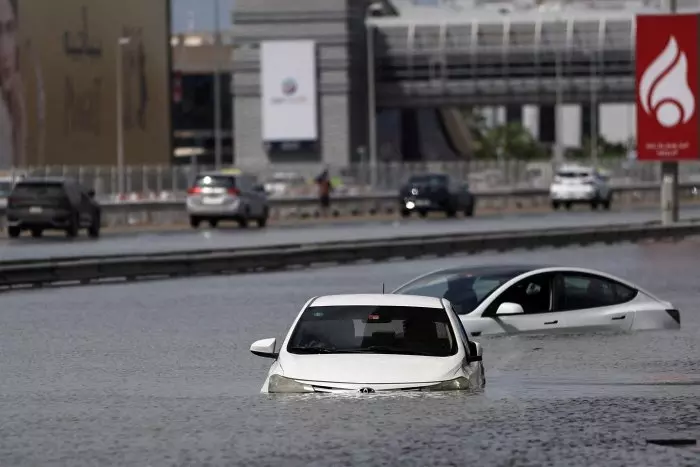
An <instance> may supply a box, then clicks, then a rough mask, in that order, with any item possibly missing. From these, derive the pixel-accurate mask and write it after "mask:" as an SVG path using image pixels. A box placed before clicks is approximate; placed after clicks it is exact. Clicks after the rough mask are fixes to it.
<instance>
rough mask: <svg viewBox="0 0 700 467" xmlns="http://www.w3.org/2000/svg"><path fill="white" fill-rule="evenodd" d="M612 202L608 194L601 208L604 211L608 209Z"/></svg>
mask: <svg viewBox="0 0 700 467" xmlns="http://www.w3.org/2000/svg"><path fill="white" fill-rule="evenodd" d="M611 203H612V196H609V197H608V199H606V200H605V201H603V209H605V210H606V211H610V204H611Z"/></svg>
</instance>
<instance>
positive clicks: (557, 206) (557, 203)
mask: <svg viewBox="0 0 700 467" xmlns="http://www.w3.org/2000/svg"><path fill="white" fill-rule="evenodd" d="M552 209H554V210H555V211H556V210H558V209H559V201H552Z"/></svg>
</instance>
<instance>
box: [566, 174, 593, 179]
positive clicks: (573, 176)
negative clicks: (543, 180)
mask: <svg viewBox="0 0 700 467" xmlns="http://www.w3.org/2000/svg"><path fill="white" fill-rule="evenodd" d="M592 175H593V174H592V173H591V172H557V177H560V178H574V179H576V178H589V177H591V176H592Z"/></svg>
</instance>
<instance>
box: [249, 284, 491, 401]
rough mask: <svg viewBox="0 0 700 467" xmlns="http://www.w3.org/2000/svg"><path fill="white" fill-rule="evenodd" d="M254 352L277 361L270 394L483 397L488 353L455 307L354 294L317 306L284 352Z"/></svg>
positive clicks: (265, 347) (263, 348)
mask: <svg viewBox="0 0 700 467" xmlns="http://www.w3.org/2000/svg"><path fill="white" fill-rule="evenodd" d="M250 351H251V352H252V353H253V354H255V355H257V356H260V357H268V358H273V359H274V363H273V364H272V366H271V368H270V370H269V372H268V376H267V378H266V380H265V382H264V384H263V387H262V389H261V392H263V393H312V392H324V393H334V392H337V393H358V392H359V393H375V392H382V391H449V390H479V389H481V388H483V387H484V384H485V377H484V376H485V375H484V367H483V364H482V348H481V346H480V345H479V344H478V343H476V342H473V341H472V340H470V338H469V334H468V333H467V332H466V331H465V329H464V327H463V325H462V323H461V322H460V320H459V318H458V317H457V315H456V314H455V313H454V311H453V310H452V308H451V305H450V303H449V302H448V301H447V300H443V299H440V298H433V297H419V296H414V295H411V296H409V295H390V294H352V295H328V296H322V297H315V298H312V299H310V300H309V301H308V302H307V303H306V304H305V305H304V307H303V308H302V310H301V312H300V313H299V315H298V316H297V319H296V320H295V321H294V324H293V325H292V326H291V328H290V330H289V332H288V334H287V337H286V338H285V339H284V340H283V341H282V343H281V345H278V343H277V340H276V339H275V338H270V339H263V340H259V341H257V342H255V343H253V345H252V346H251V347H250Z"/></svg>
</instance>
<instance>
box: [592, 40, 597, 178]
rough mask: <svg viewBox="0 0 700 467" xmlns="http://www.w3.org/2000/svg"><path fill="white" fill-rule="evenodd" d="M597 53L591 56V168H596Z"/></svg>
mask: <svg viewBox="0 0 700 467" xmlns="http://www.w3.org/2000/svg"><path fill="white" fill-rule="evenodd" d="M596 60H598V53H596V51H595V50H594V52H593V53H592V54H591V102H590V106H591V110H590V112H591V115H590V119H591V159H592V160H593V166H594V167H597V166H598V69H597V67H596Z"/></svg>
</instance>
